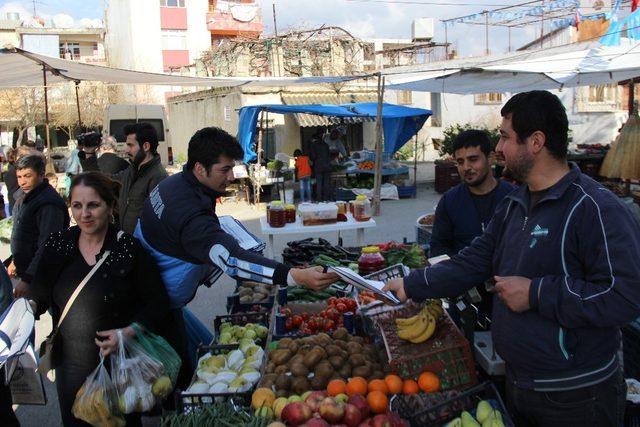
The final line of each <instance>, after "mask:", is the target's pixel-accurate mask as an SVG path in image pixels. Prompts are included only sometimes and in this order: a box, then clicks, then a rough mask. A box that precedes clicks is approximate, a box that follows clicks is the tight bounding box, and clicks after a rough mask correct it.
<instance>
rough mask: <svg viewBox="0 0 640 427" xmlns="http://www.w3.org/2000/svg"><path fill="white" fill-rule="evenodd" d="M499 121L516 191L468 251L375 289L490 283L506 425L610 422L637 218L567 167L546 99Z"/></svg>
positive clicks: (631, 301)
mask: <svg viewBox="0 0 640 427" xmlns="http://www.w3.org/2000/svg"><path fill="white" fill-rule="evenodd" d="M501 114H502V124H501V126H500V141H499V142H498V145H497V146H496V151H498V152H502V153H503V154H504V157H505V166H506V167H507V168H508V169H509V170H510V171H511V172H512V173H513V175H514V176H515V177H516V178H517V179H518V180H519V181H521V182H523V185H522V186H520V187H519V188H518V189H517V190H515V191H514V192H512V193H511V194H509V195H508V196H507V197H505V199H504V200H503V201H502V202H501V203H500V204H499V205H498V207H497V208H496V212H495V215H494V216H493V219H492V220H491V221H490V222H489V225H488V226H487V227H486V229H485V231H484V233H483V234H482V235H481V236H480V237H477V238H476V239H474V240H473V242H471V245H469V246H467V247H466V248H464V249H463V250H462V251H461V252H459V253H458V254H457V255H455V256H454V257H453V258H452V259H450V260H448V261H443V262H440V263H438V264H436V265H435V266H433V267H430V268H425V269H419V270H413V271H412V272H411V273H410V274H409V275H408V276H406V277H404V278H403V279H394V280H391V281H389V282H387V284H386V285H385V287H384V290H385V291H393V292H395V294H396V295H397V296H398V298H399V299H400V300H402V301H405V300H406V299H407V298H411V299H412V300H414V301H422V300H425V299H428V298H441V297H456V296H458V295H461V294H462V293H463V292H465V291H466V290H468V289H470V288H471V287H473V286H475V285H476V284H477V283H482V282H484V281H485V280H487V279H490V278H491V279H493V280H494V281H495V286H494V290H493V291H494V301H493V318H492V323H491V334H492V338H493V343H494V345H495V350H496V351H497V353H498V354H499V355H500V356H501V357H502V358H503V359H504V361H505V369H506V381H505V383H506V395H507V405H508V409H509V414H510V415H511V418H512V419H513V421H514V424H515V425H517V426H518V427H529V426H545V427H547V426H567V425H571V426H578V425H579V426H598V427H605V426H611V427H618V426H621V425H623V418H624V411H625V398H626V390H627V388H626V384H625V382H624V378H623V376H622V371H621V369H620V363H619V357H618V351H619V349H620V328H621V327H623V326H625V325H626V324H628V323H629V322H631V321H632V320H634V319H636V318H637V317H638V316H639V315H640V263H639V262H638V260H639V259H640V221H638V219H637V218H636V217H635V216H634V215H633V213H632V212H631V211H630V210H629V209H628V208H627V207H626V206H625V205H624V203H623V202H622V201H621V200H620V199H619V198H618V197H617V196H616V195H615V194H613V193H611V192H610V191H609V190H607V189H606V188H604V187H603V186H602V185H601V184H599V183H598V182H596V181H594V180H593V179H591V178H589V177H588V176H586V175H584V174H583V173H581V172H580V169H578V167H577V166H576V165H575V164H573V163H568V162H567V146H568V129H569V122H568V119H567V114H566V110H565V108H564V106H563V105H562V102H561V101H560V99H558V97H557V96H556V95H553V94H552V93H550V92H547V91H532V92H523V93H519V94H517V95H515V96H513V97H512V98H511V99H509V101H507V103H506V104H505V105H504V107H502V110H501Z"/></svg>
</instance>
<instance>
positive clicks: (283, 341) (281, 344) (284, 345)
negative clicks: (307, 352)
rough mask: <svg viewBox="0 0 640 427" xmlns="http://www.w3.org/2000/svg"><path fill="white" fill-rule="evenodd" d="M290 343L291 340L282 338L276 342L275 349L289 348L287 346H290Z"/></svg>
mask: <svg viewBox="0 0 640 427" xmlns="http://www.w3.org/2000/svg"><path fill="white" fill-rule="evenodd" d="M292 342H293V339H291V338H282V339H281V340H280V341H278V347H277V349H283V348H289V344H291V343H292Z"/></svg>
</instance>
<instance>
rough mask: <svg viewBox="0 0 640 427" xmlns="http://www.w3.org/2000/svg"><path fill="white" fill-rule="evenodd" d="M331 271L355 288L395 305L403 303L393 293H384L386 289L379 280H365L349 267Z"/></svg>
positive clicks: (336, 268)
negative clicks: (371, 293) (383, 289)
mask: <svg viewBox="0 0 640 427" xmlns="http://www.w3.org/2000/svg"><path fill="white" fill-rule="evenodd" d="M329 270H332V271H334V272H335V273H337V274H338V276H340V278H341V279H342V280H344V281H345V282H347V283H349V284H350V285H353V286H355V287H356V288H358V289H362V290H365V291H371V292H373V293H374V294H377V295H380V296H382V297H384V298H385V299H387V300H389V301H391V302H392V303H395V304H400V303H401V301H400V300H399V299H398V297H396V296H395V294H394V293H393V292H383V291H382V288H383V287H384V283H383V282H380V281H378V280H368V279H365V278H364V277H362V276H360V275H359V274H358V273H355V272H354V271H353V270H351V269H350V268H347V267H329Z"/></svg>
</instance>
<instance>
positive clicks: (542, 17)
mask: <svg viewBox="0 0 640 427" xmlns="http://www.w3.org/2000/svg"><path fill="white" fill-rule="evenodd" d="M543 47H544V0H542V15H541V16H540V49H542V48H543Z"/></svg>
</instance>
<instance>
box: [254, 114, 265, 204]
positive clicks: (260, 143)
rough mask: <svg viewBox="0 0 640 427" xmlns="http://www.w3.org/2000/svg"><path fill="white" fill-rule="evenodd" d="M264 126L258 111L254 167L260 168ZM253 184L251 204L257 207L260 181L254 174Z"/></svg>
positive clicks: (260, 186)
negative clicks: (258, 121)
mask: <svg viewBox="0 0 640 427" xmlns="http://www.w3.org/2000/svg"><path fill="white" fill-rule="evenodd" d="M263 125H264V111H260V128H259V129H258V147H257V149H256V151H257V153H256V154H257V155H258V159H257V160H256V166H258V167H260V165H261V164H262V126H263ZM253 179H254V182H255V184H256V185H255V186H254V188H253V204H254V205H257V204H258V203H260V192H261V191H262V185H260V180H259V179H257V178H256V177H255V174H254V178H253Z"/></svg>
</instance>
